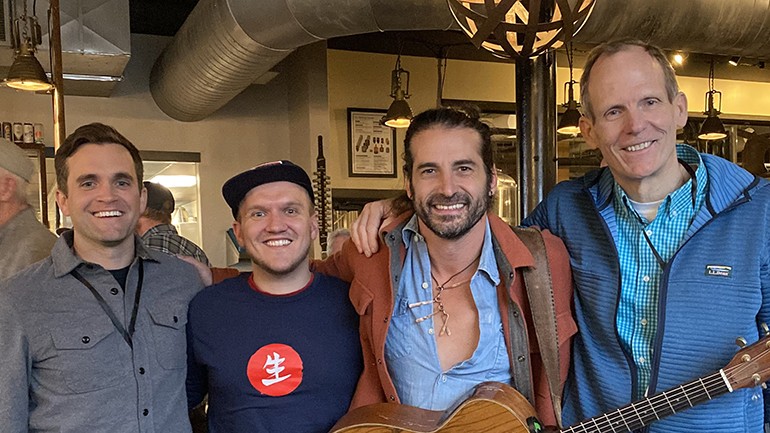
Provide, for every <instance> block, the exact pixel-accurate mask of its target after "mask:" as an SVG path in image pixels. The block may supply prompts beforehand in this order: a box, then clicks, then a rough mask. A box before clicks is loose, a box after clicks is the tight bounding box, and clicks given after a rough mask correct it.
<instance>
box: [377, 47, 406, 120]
mask: <svg viewBox="0 0 770 433" xmlns="http://www.w3.org/2000/svg"><path fill="white" fill-rule="evenodd" d="M404 81H405V84H406V89H404V88H402V87H401V85H402V83H404ZM409 96H410V95H409V71H407V70H404V69H403V68H401V54H400V53H399V55H398V57H396V67H395V69H393V72H391V75H390V97H391V98H393V102H392V103H391V104H390V108H388V113H387V114H385V117H383V118H382V120H380V122H381V123H382V124H383V125H385V126H389V127H391V128H407V127H408V126H409V124H410V123H411V122H412V108H411V107H410V106H409V103H408V102H406V100H407V99H408V98H409Z"/></svg>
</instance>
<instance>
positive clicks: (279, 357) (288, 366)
mask: <svg viewBox="0 0 770 433" xmlns="http://www.w3.org/2000/svg"><path fill="white" fill-rule="evenodd" d="M246 375H247V376H248V378H249V382H251V386H253V387H254V388H255V389H256V390H257V391H259V392H261V393H262V394H265V395H269V396H272V397H280V396H283V395H286V394H289V393H291V392H292V391H294V390H295V389H297V387H298V386H299V384H300V383H302V358H300V356H299V353H297V351H295V350H294V349H292V348H291V347H290V346H287V345H285V344H279V343H273V344H268V345H266V346H262V347H261V348H260V349H259V350H257V351H256V352H254V354H253V355H251V358H249V363H248V365H247V366H246Z"/></svg>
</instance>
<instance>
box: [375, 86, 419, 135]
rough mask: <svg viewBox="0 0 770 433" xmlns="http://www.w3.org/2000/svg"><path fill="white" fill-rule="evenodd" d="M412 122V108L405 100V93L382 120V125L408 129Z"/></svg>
mask: <svg viewBox="0 0 770 433" xmlns="http://www.w3.org/2000/svg"><path fill="white" fill-rule="evenodd" d="M411 122H412V107H410V106H409V103H408V102H406V99H404V95H403V92H402V93H401V94H400V97H398V96H397V97H396V99H394V100H393V103H392V104H390V108H388V113H387V114H385V117H383V118H382V124H383V125H385V126H389V127H391V128H408V127H409V124H410V123H411Z"/></svg>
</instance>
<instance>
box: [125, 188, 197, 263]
mask: <svg viewBox="0 0 770 433" xmlns="http://www.w3.org/2000/svg"><path fill="white" fill-rule="evenodd" d="M144 187H145V189H147V209H145V211H144V213H143V214H142V215H141V216H140V217H139V222H138V223H137V224H136V234H138V235H139V236H141V237H142V241H143V242H144V244H145V245H146V246H147V248H149V249H151V250H156V251H160V252H163V253H166V254H171V255H179V256H189V257H193V258H195V259H196V260H198V261H199V262H201V263H203V264H205V265H206V266H211V263H209V259H208V257H206V253H204V252H203V250H202V249H201V248H200V247H199V246H197V245H195V243H194V242H193V241H191V240H189V239H187V238H185V237H182V236H180V235H179V233H177V231H176V228H174V226H173V225H171V214H172V213H174V195H173V194H171V191H169V189H168V188H166V187H165V186H163V185H161V184H159V183H152V182H147V181H145V182H144Z"/></svg>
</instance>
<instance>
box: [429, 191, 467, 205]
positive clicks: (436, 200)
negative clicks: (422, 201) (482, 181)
mask: <svg viewBox="0 0 770 433" xmlns="http://www.w3.org/2000/svg"><path fill="white" fill-rule="evenodd" d="M470 202H471V198H470V196H468V194H464V193H459V192H456V193H454V194H452V195H451V196H446V195H444V194H434V195H431V196H429V197H428V199H427V200H426V203H427V204H428V205H429V206H436V205H442V206H451V205H453V204H465V205H467V204H470Z"/></svg>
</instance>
